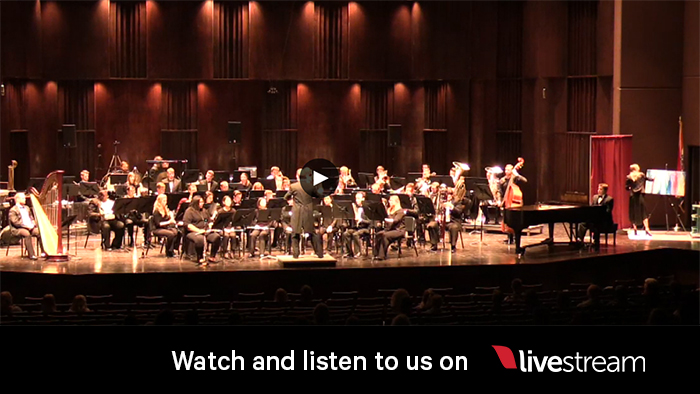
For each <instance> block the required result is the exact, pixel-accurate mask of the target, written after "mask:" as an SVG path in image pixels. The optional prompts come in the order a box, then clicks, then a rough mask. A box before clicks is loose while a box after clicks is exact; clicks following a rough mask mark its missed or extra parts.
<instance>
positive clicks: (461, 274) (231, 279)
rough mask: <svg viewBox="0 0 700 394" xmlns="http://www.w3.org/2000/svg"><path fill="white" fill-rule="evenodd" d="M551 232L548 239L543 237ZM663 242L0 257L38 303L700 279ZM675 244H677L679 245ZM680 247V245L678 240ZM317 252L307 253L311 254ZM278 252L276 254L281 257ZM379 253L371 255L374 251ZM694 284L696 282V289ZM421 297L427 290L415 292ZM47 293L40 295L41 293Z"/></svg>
mask: <svg viewBox="0 0 700 394" xmlns="http://www.w3.org/2000/svg"><path fill="white" fill-rule="evenodd" d="M545 233H546V232H545ZM654 235H655V237H657V238H663V239H664V240H655V239H654V238H653V237H652V240H630V239H629V237H628V236H627V234H625V233H624V232H622V233H620V234H618V236H617V241H616V245H613V239H612V235H611V236H609V239H608V245H605V242H604V240H603V241H602V245H601V247H600V251H594V250H593V249H592V248H589V247H583V248H577V247H573V246H569V245H555V246H553V247H551V248H550V247H548V246H546V245H543V246H537V247H533V248H528V249H527V251H526V253H525V254H524V255H523V256H521V257H520V258H519V257H518V256H517V255H516V254H515V252H514V246H512V245H506V244H504V243H503V240H504V235H503V234H497V233H484V234H483V239H482V238H481V237H480V234H478V233H477V234H469V232H462V241H463V245H464V247H462V243H461V242H460V243H458V249H457V252H456V253H450V252H449V249H448V250H445V251H439V252H430V251H428V247H426V248H423V247H421V246H419V247H418V256H417V257H416V255H415V252H414V251H413V250H412V249H408V248H406V247H405V245H404V247H403V248H402V256H401V258H399V257H398V252H397V251H395V250H390V251H389V258H388V259H387V260H384V261H373V260H372V259H371V258H368V257H364V256H363V257H360V258H342V257H340V256H338V255H335V256H334V257H336V258H337V263H336V265H335V267H327V266H318V267H314V266H309V265H303V266H302V267H299V268H284V267H283V265H282V263H281V262H280V261H278V260H277V259H276V258H265V259H260V258H245V257H244V258H242V259H233V260H221V259H220V260H219V261H220V262H219V263H216V264H210V265H209V266H206V267H201V266H198V265H197V264H195V263H194V262H191V261H187V260H180V259H178V258H165V255H164V254H160V250H159V247H156V248H154V249H151V250H150V251H149V254H148V256H146V257H143V256H142V249H140V248H138V249H136V250H131V251H102V250H101V248H100V247H99V245H100V239H99V236H91V237H90V240H89V242H88V245H87V248H83V245H84V242H85V238H84V235H83V236H80V237H78V239H77V245H78V247H77V256H76V255H75V254H74V253H75V251H76V248H75V243H76V240H75V238H73V239H72V242H71V245H70V250H71V260H70V261H69V262H64V263H51V262H46V261H43V260H41V259H40V260H38V261H32V260H29V259H26V258H22V257H20V255H19V254H20V247H19V246H12V247H10V249H9V253H8V256H7V257H4V256H3V258H2V259H0V261H1V262H0V271H1V272H2V275H0V279H1V284H2V288H3V290H5V289H7V290H10V291H12V292H13V294H15V293H16V292H19V293H23V292H24V289H32V290H31V294H25V295H30V296H37V295H43V294H44V292H49V293H60V292H62V291H63V292H66V293H67V294H71V293H72V294H75V293H76V292H82V293H89V294H104V293H111V292H125V291H126V292H133V293H134V294H164V293H168V292H173V293H179V294H182V293H216V292H220V293H227V292H231V291H234V289H235V291H236V292H238V291H266V292H270V293H272V292H274V290H275V289H276V288H278V287H287V288H290V289H298V288H299V287H300V286H301V285H303V284H311V285H312V286H314V287H315V288H323V287H330V286H332V289H335V290H352V289H358V288H373V289H380V288H397V287H405V288H409V287H412V288H414V289H421V288H426V287H436V286H445V287H454V286H455V284H454V283H455V282H458V283H460V284H461V285H463V286H464V287H470V286H494V285H500V286H509V284H510V281H511V280H512V279H513V278H514V277H521V278H523V280H524V281H526V282H529V283H547V284H551V286H555V287H556V286H558V285H562V286H565V285H568V284H569V283H611V281H613V280H615V279H619V278H632V279H639V278H641V279H643V278H645V277H650V276H667V275H675V276H676V277H678V278H681V277H682V278H686V279H685V280H684V281H686V282H687V281H692V280H695V281H697V278H698V276H699V274H700V273H699V270H698V268H699V265H700V242H698V241H697V240H696V241H693V240H692V239H691V238H690V236H688V238H687V240H684V238H682V237H683V236H682V235H679V233H668V234H667V233H666V232H663V231H659V232H654ZM674 237H675V238H674ZM545 238H546V234H532V235H530V236H524V237H523V245H528V244H534V243H537V242H541V241H542V240H544V239H545ZM564 239H567V238H566V234H565V231H564V228H563V226H561V225H559V226H557V228H556V230H555V240H557V241H561V240H564ZM676 239H677V240H676ZM310 249H311V248H308V250H310ZM279 253H280V252H278V251H274V254H279ZM370 254H371V251H370ZM694 283H696V282H694ZM416 291H419V290H416ZM39 293H41V294H39Z"/></svg>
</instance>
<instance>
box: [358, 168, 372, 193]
mask: <svg viewBox="0 0 700 394" xmlns="http://www.w3.org/2000/svg"><path fill="white" fill-rule="evenodd" d="M357 180H358V181H359V182H358V183H357V185H358V186H359V185H360V184H364V185H365V188H367V189H369V188H370V187H371V186H372V184H374V174H370V173H369V172H358V173H357Z"/></svg>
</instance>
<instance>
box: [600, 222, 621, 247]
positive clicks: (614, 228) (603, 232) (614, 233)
mask: <svg viewBox="0 0 700 394" xmlns="http://www.w3.org/2000/svg"><path fill="white" fill-rule="evenodd" d="M617 228H618V225H617V223H613V224H611V225H610V226H608V227H607V228H604V229H603V230H601V231H599V232H600V234H601V235H605V244H606V245H607V244H608V234H612V236H613V246H615V245H617Z"/></svg>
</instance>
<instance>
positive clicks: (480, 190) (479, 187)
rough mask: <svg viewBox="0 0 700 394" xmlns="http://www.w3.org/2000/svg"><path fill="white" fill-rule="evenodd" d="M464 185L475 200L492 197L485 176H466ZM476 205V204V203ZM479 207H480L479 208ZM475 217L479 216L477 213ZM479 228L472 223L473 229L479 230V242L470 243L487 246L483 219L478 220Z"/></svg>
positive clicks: (484, 199) (485, 199) (487, 199)
mask: <svg viewBox="0 0 700 394" xmlns="http://www.w3.org/2000/svg"><path fill="white" fill-rule="evenodd" d="M464 186H465V187H466V189H467V190H469V191H471V192H473V193H474V198H475V199H476V200H477V201H490V200H493V199H494V196H493V193H491V188H490V187H489V181H488V179H486V178H479V177H468V178H464ZM477 207H478V205H477ZM479 209H480V208H479ZM477 217H479V215H478V213H477ZM479 222H480V228H479V230H477V229H476V223H475V224H474V229H473V230H472V232H474V231H479V242H472V245H476V244H481V245H484V246H488V244H486V243H485V242H484V221H483V220H480V221H479Z"/></svg>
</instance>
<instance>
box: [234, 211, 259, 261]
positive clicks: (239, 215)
mask: <svg viewBox="0 0 700 394" xmlns="http://www.w3.org/2000/svg"><path fill="white" fill-rule="evenodd" d="M254 220H255V209H238V210H236V213H235V214H234V215H233V219H231V224H230V225H231V227H232V228H234V232H237V233H240V234H244V233H245V232H246V230H247V229H248V227H250V225H252V224H253V221H254ZM242 251H243V237H241V240H240V242H238V257H241V253H242Z"/></svg>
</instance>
